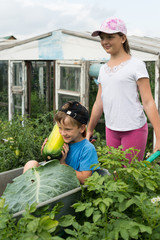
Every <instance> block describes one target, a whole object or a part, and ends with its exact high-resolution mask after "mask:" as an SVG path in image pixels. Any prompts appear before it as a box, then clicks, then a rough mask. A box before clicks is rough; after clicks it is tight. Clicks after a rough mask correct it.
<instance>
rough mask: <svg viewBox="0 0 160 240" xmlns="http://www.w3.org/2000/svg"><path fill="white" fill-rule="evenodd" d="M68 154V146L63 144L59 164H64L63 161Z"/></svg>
mask: <svg viewBox="0 0 160 240" xmlns="http://www.w3.org/2000/svg"><path fill="white" fill-rule="evenodd" d="M68 152H69V145H68V144H66V143H64V145H63V150H62V158H61V159H60V163H61V164H66V161H65V160H66V157H67V154H68Z"/></svg>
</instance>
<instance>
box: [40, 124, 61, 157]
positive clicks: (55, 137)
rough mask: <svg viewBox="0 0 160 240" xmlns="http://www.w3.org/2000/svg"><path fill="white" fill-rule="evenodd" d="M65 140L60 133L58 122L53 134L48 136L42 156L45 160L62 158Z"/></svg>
mask: <svg viewBox="0 0 160 240" xmlns="http://www.w3.org/2000/svg"><path fill="white" fill-rule="evenodd" d="M63 144H64V140H63V137H62V135H61V134H60V133H59V127H58V125H57V124H55V125H54V127H53V130H52V132H51V134H50V135H49V137H48V141H47V143H46V144H45V146H44V148H43V151H42V156H43V158H44V159H45V160H50V159H60V158H61V156H62V153H61V151H62V149H63Z"/></svg>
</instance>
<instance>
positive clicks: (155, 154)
mask: <svg viewBox="0 0 160 240" xmlns="http://www.w3.org/2000/svg"><path fill="white" fill-rule="evenodd" d="M158 156H160V150H158V151H157V152H155V153H153V154H152V155H151V156H150V157H149V158H148V159H147V160H146V161H148V162H150V163H151V162H153V161H154V160H155V159H156V158H157V157H158Z"/></svg>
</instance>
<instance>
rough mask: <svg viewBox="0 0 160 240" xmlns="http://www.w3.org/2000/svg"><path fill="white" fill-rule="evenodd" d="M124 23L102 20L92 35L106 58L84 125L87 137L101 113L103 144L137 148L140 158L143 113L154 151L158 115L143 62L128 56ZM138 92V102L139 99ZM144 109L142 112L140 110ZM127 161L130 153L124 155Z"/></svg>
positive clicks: (158, 145)
mask: <svg viewBox="0 0 160 240" xmlns="http://www.w3.org/2000/svg"><path fill="white" fill-rule="evenodd" d="M126 34H127V29H126V26H125V23H124V22H123V21H122V20H121V19H118V18H110V19H107V20H105V21H104V22H103V23H102V25H101V27H100V29H99V30H97V31H95V32H93V33H92V36H99V37H100V39H101V45H102V47H103V48H104V50H105V51H106V52H107V53H108V54H110V60H109V61H108V63H106V64H104V65H103V66H102V67H101V69H100V73H99V77H98V82H99V87H98V93H97V97H96V101H95V103H94V105H93V108H92V112H91V117H90V122H89V125H88V128H87V139H89V138H90V137H91V136H92V134H93V130H94V128H95V126H96V125H97V123H98V121H99V119H100V117H101V115H102V113H103V112H104V116H105V126H106V143H107V145H108V146H113V147H115V148H117V147H118V146H120V145H122V146H123V149H124V150H126V149H128V148H130V147H134V148H136V149H139V150H140V152H139V154H138V159H139V160H143V157H144V152H145V147H146V143H147V136H148V125H147V118H146V116H145V113H146V114H147V116H148V118H149V120H150V122H151V124H152V126H153V128H154V131H155V135H156V144H155V148H154V152H155V151H156V150H158V149H160V117H159V114H158V111H157V108H156V105H155V101H154V99H153V96H152V93H151V88H150V82H149V75H148V72H147V69H146V66H145V64H144V62H143V61H141V60H139V59H137V58H135V57H133V56H131V55H130V47H129V44H128V40H127V37H126ZM139 93H140V96H141V100H142V104H143V105H142V104H141V102H140V100H139ZM144 111H145V113H144ZM127 157H128V158H129V159H130V161H131V156H127Z"/></svg>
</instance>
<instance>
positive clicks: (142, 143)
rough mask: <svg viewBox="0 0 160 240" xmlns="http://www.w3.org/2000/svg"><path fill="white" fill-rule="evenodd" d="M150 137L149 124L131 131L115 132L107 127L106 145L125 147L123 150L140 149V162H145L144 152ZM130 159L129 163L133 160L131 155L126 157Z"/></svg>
mask: <svg viewBox="0 0 160 240" xmlns="http://www.w3.org/2000/svg"><path fill="white" fill-rule="evenodd" d="M147 137H148V125H147V123H146V124H145V125H144V126H143V127H141V128H139V129H136V130H131V131H125V132H123V131H114V130H111V129H109V128H107V127H106V143H107V146H113V147H115V148H118V147H119V146H120V145H122V146H123V150H126V149H128V148H131V147H134V148H135V149H139V150H140V152H139V154H138V160H139V161H141V160H143V157H144V152H145V148H146V143H147ZM126 157H127V158H128V159H129V162H131V160H132V156H131V154H127V156H126Z"/></svg>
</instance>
